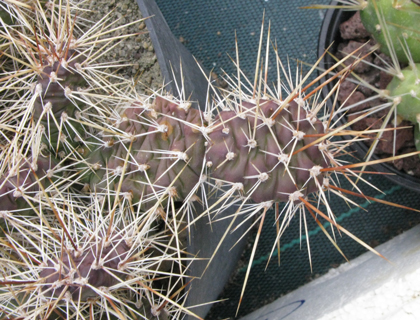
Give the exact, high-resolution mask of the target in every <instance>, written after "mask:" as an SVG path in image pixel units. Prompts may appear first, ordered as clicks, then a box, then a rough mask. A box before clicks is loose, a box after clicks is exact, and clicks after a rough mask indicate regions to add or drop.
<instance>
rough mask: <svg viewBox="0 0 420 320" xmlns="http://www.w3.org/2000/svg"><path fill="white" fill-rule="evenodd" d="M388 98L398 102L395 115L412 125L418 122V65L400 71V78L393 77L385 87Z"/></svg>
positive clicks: (419, 108)
mask: <svg viewBox="0 0 420 320" xmlns="http://www.w3.org/2000/svg"><path fill="white" fill-rule="evenodd" d="M387 90H388V91H389V94H390V96H392V97H395V99H398V100H400V101H399V103H398V105H397V113H398V115H399V116H401V117H402V118H403V119H406V120H409V121H411V122H413V123H414V124H417V123H418V122H419V121H420V64H419V63H417V64H413V65H412V66H410V67H407V68H405V69H403V70H402V77H401V78H398V77H394V78H393V79H392V81H391V82H390V83H389V85H388V86H387Z"/></svg>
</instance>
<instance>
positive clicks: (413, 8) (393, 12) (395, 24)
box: [360, 0, 420, 63]
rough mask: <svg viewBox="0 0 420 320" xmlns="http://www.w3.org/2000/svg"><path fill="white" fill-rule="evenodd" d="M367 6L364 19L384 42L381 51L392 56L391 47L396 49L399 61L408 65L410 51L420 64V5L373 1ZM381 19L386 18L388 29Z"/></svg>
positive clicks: (408, 0) (403, 0)
mask: <svg viewBox="0 0 420 320" xmlns="http://www.w3.org/2000/svg"><path fill="white" fill-rule="evenodd" d="M363 3H364V4H366V5H365V8H363V9H362V10H361V12H360V18H361V19H362V22H363V25H364V26H365V28H366V30H367V31H368V32H369V33H370V34H372V36H373V37H374V38H375V40H376V41H377V42H378V43H380V45H381V47H380V49H381V51H382V52H383V53H385V54H387V55H388V56H390V55H391V50H390V49H389V47H390V46H392V47H393V48H394V50H395V54H396V56H397V57H398V60H399V61H400V62H403V63H407V62H409V59H408V57H407V49H406V48H408V50H409V51H410V53H411V57H412V59H413V60H414V61H415V62H420V32H419V30H420V19H419V15H420V4H419V3H418V2H415V1H412V0H397V1H391V0H369V1H366V2H363ZM378 13H379V14H378ZM379 19H383V23H385V24H386V30H383V27H382V26H381V24H382V25H383V23H381V22H380V21H379ZM385 32H387V33H388V37H387V36H386V35H385Z"/></svg>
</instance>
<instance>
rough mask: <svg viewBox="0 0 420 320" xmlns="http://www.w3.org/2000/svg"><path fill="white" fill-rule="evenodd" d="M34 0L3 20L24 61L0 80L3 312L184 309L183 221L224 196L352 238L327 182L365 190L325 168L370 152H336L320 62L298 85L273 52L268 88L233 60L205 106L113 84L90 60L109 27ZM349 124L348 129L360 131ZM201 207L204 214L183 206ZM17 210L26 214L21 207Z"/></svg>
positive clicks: (129, 315) (241, 208)
mask: <svg viewBox="0 0 420 320" xmlns="http://www.w3.org/2000/svg"><path fill="white" fill-rule="evenodd" d="M33 5H34V10H33V11H29V12H26V13H25V12H22V11H21V10H18V9H16V8H15V9H16V12H19V14H26V15H27V16H26V18H27V19H26V20H25V21H27V22H28V21H30V23H29V22H28V23H27V24H25V23H22V21H20V22H21V25H19V28H18V29H19V32H18V31H17V30H12V28H10V30H9V29H8V30H7V32H3V33H2V34H3V36H4V38H5V39H7V40H8V41H9V45H10V46H9V50H10V51H9V52H10V54H9V56H10V59H12V61H13V63H15V64H17V65H18V66H19V68H17V69H16V70H19V71H14V72H12V73H11V74H10V73H9V71H7V72H6V71H4V75H8V76H5V77H2V78H1V79H2V80H1V81H3V83H4V87H7V88H9V89H10V90H9V92H8V93H7V94H8V96H10V97H13V99H8V100H7V102H6V101H4V105H6V104H7V108H3V109H2V110H1V113H2V117H0V119H1V120H2V121H3V122H4V123H2V125H3V126H2V128H8V130H6V129H5V130H4V131H2V143H3V144H4V145H5V147H4V148H3V149H2V153H1V154H0V161H1V166H0V168H1V175H0V177H1V179H0V187H1V188H6V189H7V192H6V193H4V194H2V195H0V212H1V215H0V216H1V217H0V219H2V224H1V227H2V229H3V234H2V235H1V236H2V237H1V240H2V241H1V242H0V246H2V252H3V253H4V256H3V259H2V260H1V261H0V267H1V268H2V271H3V275H4V276H3V278H2V281H1V282H0V283H1V284H2V285H3V287H2V288H1V291H2V298H3V300H2V301H3V303H2V306H3V308H2V309H1V310H0V312H2V314H1V317H4V318H16V317H23V318H25V317H26V318H31V319H46V318H49V317H50V316H52V315H54V316H55V315H57V316H60V317H63V318H67V319H93V318H95V319H96V318H98V319H101V318H104V319H105V318H112V317H116V318H126V319H138V318H146V317H150V315H152V316H154V317H159V316H160V317H169V316H171V317H172V318H173V319H179V318H182V315H183V314H190V315H193V313H192V312H191V311H189V310H188V309H187V308H185V307H183V303H184V301H185V296H186V294H187V292H183V290H184V289H185V288H186V287H187V285H188V284H189V282H190V279H188V278H187V276H186V270H187V269H188V264H189V263H190V262H193V261H194V259H195V258H192V257H189V256H188V255H187V254H186V252H185V250H184V247H185V242H184V239H183V238H184V236H185V235H184V233H185V231H186V230H187V229H188V228H189V227H191V226H192V225H193V223H194V221H196V220H197V219H200V218H202V217H203V216H206V215H208V216H209V218H210V219H217V216H218V214H219V213H220V212H221V211H223V210H225V209H226V208H228V207H230V206H237V211H236V213H235V215H234V218H233V220H235V219H237V218H238V217H239V218H242V217H243V215H245V214H246V215H247V217H246V218H244V219H250V218H252V217H258V218H257V219H258V221H259V223H260V227H259V228H260V229H259V230H260V231H261V227H262V225H263V223H264V219H265V216H266V213H267V211H268V209H269V208H271V207H272V206H273V204H274V203H278V202H284V203H286V204H287V205H286V208H285V210H284V211H283V212H281V213H279V212H277V214H278V215H281V218H279V219H277V224H278V225H279V234H278V237H280V236H281V234H282V233H283V231H284V229H285V228H286V227H287V225H288V222H289V221H290V219H292V218H293V217H294V216H295V215H300V217H302V216H303V219H304V221H306V214H308V213H309V214H310V215H311V216H312V217H313V218H314V219H315V220H316V221H317V223H319V224H320V222H319V218H322V219H324V220H326V221H328V222H330V223H331V224H332V225H333V226H335V227H336V228H337V229H338V230H339V231H341V232H343V233H345V234H347V235H349V236H351V237H352V238H354V239H356V240H357V241H359V242H360V240H358V239H357V238H356V237H355V236H354V235H352V234H351V233H350V232H348V231H347V230H346V229H344V228H343V227H341V226H340V225H338V224H337V223H336V222H335V220H334V213H333V212H332V211H331V209H330V208H329V206H328V194H329V193H330V194H332V193H334V194H337V195H339V196H340V197H344V198H345V197H346V195H347V194H349V195H352V196H359V197H362V198H365V199H369V200H375V199H372V198H369V197H365V196H364V195H363V194H359V193H357V192H353V191H348V190H344V189H342V188H340V187H339V183H338V181H337V180H336V178H335V176H338V175H343V176H345V177H346V178H347V179H349V180H350V181H351V178H352V177H353V176H355V173H354V172H352V170H351V169H352V168H357V167H360V166H365V165H368V164H369V162H367V163H359V164H345V163H344V162H343V161H342V160H340V159H339V157H340V155H342V154H345V153H346V152H345V148H346V147H347V145H348V142H339V141H335V140H334V138H335V137H336V136H339V135H341V134H343V133H346V132H347V131H346V126H342V127H335V125H334V123H333V122H332V121H331V116H332V115H328V114H326V115H324V116H323V117H321V118H318V116H317V115H318V114H319V113H321V111H325V103H326V102H325V100H324V101H318V99H317V94H318V93H319V91H320V90H321V89H322V86H323V85H320V86H316V87H315V88H311V90H312V91H309V88H310V87H311V84H312V83H311V84H308V85H306V81H307V79H308V77H309V75H310V74H311V72H312V71H313V70H314V69H315V67H314V68H312V69H311V70H310V72H309V74H308V75H306V76H304V77H303V78H301V81H300V82H298V83H297V84H296V85H293V83H294V81H292V80H291V79H290V75H289V71H286V70H285V69H286V68H285V67H284V66H283V65H282V63H281V61H280V60H279V59H278V53H277V51H276V50H275V51H276V56H277V61H276V64H277V67H278V69H279V70H283V74H284V75H283V76H284V77H285V78H286V81H285V82H284V83H283V82H282V81H280V72H279V79H278V88H277V89H276V90H271V89H270V88H269V87H268V86H267V85H266V84H265V81H264V80H263V78H262V76H261V77H260V78H258V77H256V79H255V82H254V84H253V85H251V87H250V88H248V87H247V85H246V84H250V83H251V81H249V80H248V79H246V78H244V77H243V76H241V72H239V71H238V78H237V79H233V80H232V79H231V78H227V79H226V81H227V82H229V85H230V86H229V88H228V89H227V90H225V91H224V94H223V95H215V96H214V98H213V99H212V100H211V101H209V102H208V104H207V105H206V106H205V111H203V112H202V111H199V110H196V109H193V108H191V102H190V101H188V100H185V99H178V98H174V97H173V96H171V95H169V94H167V93H166V92H164V90H163V89H162V90H156V91H154V92H153V93H152V94H150V95H142V94H137V93H136V92H135V91H134V90H133V89H132V86H129V82H127V81H122V79H119V78H118V80H121V81H120V83H116V84H114V83H112V82H111V81H109V78H111V77H113V76H114V75H113V74H112V73H111V72H109V71H103V70H100V68H104V69H105V67H108V66H102V65H100V64H98V65H95V63H94V61H95V59H96V58H97V57H98V55H100V54H101V51H102V50H105V49H104V48H106V46H105V47H103V48H101V47H100V46H101V44H102V43H106V44H107V45H110V43H111V42H112V40H113V38H112V37H111V38H110V39H108V40H107V39H105V40H104V39H101V40H98V39H99V38H100V36H102V35H104V33H103V31H102V27H103V28H106V24H107V21H106V19H105V20H104V21H102V23H100V24H99V26H98V25H95V26H93V27H92V29H91V30H90V31H88V32H87V33H86V34H85V35H79V34H78V33H77V30H78V28H76V27H77V23H78V20H77V17H76V15H75V14H74V13H73V10H75V9H76V8H75V7H71V6H70V5H69V4H67V5H65V6H63V7H58V9H57V8H56V6H55V5H54V3H52V4H51V5H49V6H47V9H45V8H44V7H42V6H41V4H40V3H39V2H35V3H34V4H33ZM10 6H11V7H13V3H11V4H10ZM10 10H12V9H10ZM46 10H49V12H48V15H47V14H45V11H46ZM61 15H62V16H61ZM17 20H19V19H17ZM52 21H54V23H53V22H52ZM68 21H73V22H72V23H68ZM17 22H19V21H17ZM5 27H6V28H8V27H7V26H5ZM58 30H60V32H58ZM111 31H112V30H108V31H107V32H111ZM22 35H24V36H22ZM128 36H129V35H125V37H128ZM267 41H268V42H269V39H268V40H267ZM98 47H99V48H98ZM96 48H97V50H96ZM259 50H261V47H260V48H259ZM26 52H29V54H26ZM12 53H14V54H15V55H16V56H13V55H12ZM345 59H347V58H345ZM358 62H359V61H357V62H356V63H358ZM268 63H269V59H268V55H267V58H266V60H265V61H263V62H262V61H258V63H257V65H258V66H259V65H263V67H262V69H259V68H257V70H256V74H257V75H260V74H262V70H264V65H265V67H268ZM350 68H351V67H346V68H344V69H342V70H341V71H339V74H340V75H343V76H346V75H347V74H348V72H349V71H350ZM98 69H99V70H100V72H99V71H98ZM329 71H331V70H329ZM300 72H301V71H300V70H298V74H299V76H301V74H300ZM27 74H29V75H30V76H27ZM115 77H117V76H115ZM11 79H12V80H11ZM283 79H284V78H283ZM318 79H319V78H318ZM286 84H290V88H287V90H286V91H287V92H288V93H287V95H286V96H283V95H284V93H282V86H283V87H286ZM15 87H16V88H18V89H14V88H15ZM127 88H128V89H127ZM180 88H182V85H181V84H180ZM337 88H338V87H335V90H336V89H337ZM180 91H182V90H181V89H180ZM331 94H334V92H331ZM181 96H182V95H181ZM10 101H12V103H10ZM2 103H3V102H2ZM10 110H12V111H10ZM10 112H11V113H10ZM324 113H327V112H326V111H325V112H324ZM10 114H12V115H13V116H10ZM362 117H363V116H361V118H362ZM11 119H12V121H10V120H11ZM356 120H357V119H356ZM356 120H355V121H356ZM347 133H351V134H354V135H355V140H357V139H358V137H359V136H360V135H362V134H368V133H369V131H365V132H361V133H360V132H354V131H350V132H347ZM9 159H11V160H10V163H9ZM21 159H29V160H27V161H23V160H21ZM45 159H48V161H45ZM383 161H387V159H384V160H383ZM28 163H30V164H31V165H28ZM34 164H38V167H37V168H35V167H34ZM57 168H60V170H58V169H57ZM51 170H52V171H51ZM13 172H21V173H22V174H23V175H24V179H23V181H21V176H22V175H21V176H19V177H18V178H14V176H15V174H14V173H13ZM51 175H52V176H53V177H54V179H52V178H51ZM362 180H363V179H362ZM22 189H24V190H25V192H24V193H22V192H21V191H22ZM207 190H209V191H208V192H207ZM19 192H21V193H20V194H19ZM18 195H25V196H24V197H22V198H23V199H19V197H17V196H18ZM210 196H215V197H218V199H217V200H216V204H215V205H212V206H209V205H208V203H207V197H210ZM180 202H181V203H180ZM349 202H350V203H352V202H353V201H349ZM321 204H322V205H325V207H326V211H327V212H326V213H324V212H323V211H322V210H321ZM198 205H201V206H202V207H203V211H204V213H203V214H201V215H199V216H193V213H194V210H195V207H196V206H198ZM22 208H24V210H29V211H31V212H30V213H31V214H25V215H23V214H22V215H21V214H19V212H21V209H22ZM261 212H262V213H261ZM187 221H188V223H187ZM320 225H321V226H322V224H320ZM305 230H306V228H305ZM229 231H231V230H226V233H228V232H229ZM323 231H324V232H325V233H326V235H327V237H328V238H329V240H330V241H332V242H333V243H334V245H335V242H334V240H333V239H332V238H331V236H330V235H329V234H328V232H327V231H326V230H325V229H323ZM306 236H308V234H307V230H306ZM257 243H258V239H257V241H256V242H255V245H254V250H253V254H254V253H255V248H256V246H257ZM362 244H363V243H362ZM363 245H364V246H366V247H368V246H367V245H366V244H363ZM308 248H309V242H308ZM368 248H369V249H370V250H372V251H373V252H375V253H377V252H376V251H375V250H374V249H372V248H370V247H368ZM338 250H339V248H338ZM340 252H341V251H340ZM377 254H379V253H377ZM248 273H249V269H248ZM244 289H245V286H244ZM145 306H147V310H145V308H146V307H145Z"/></svg>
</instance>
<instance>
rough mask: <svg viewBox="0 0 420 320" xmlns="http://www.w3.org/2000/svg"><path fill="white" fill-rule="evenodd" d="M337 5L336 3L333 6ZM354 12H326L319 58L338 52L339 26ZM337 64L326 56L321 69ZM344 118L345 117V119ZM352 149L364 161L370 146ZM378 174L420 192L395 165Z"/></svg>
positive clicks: (329, 87)
mask: <svg viewBox="0 0 420 320" xmlns="http://www.w3.org/2000/svg"><path fill="white" fill-rule="evenodd" d="M334 4H337V3H336V2H335V1H334V2H333V3H332V5H334ZM353 14H354V11H344V10H341V9H329V10H327V12H326V15H325V17H324V22H323V24H322V28H321V32H320V36H319V43H318V56H321V55H322V54H323V53H324V52H325V50H326V49H327V48H328V46H329V45H331V43H333V46H332V47H331V48H330V49H329V51H330V52H335V51H337V46H338V44H339V43H340V42H342V41H343V39H342V38H341V35H340V30H339V26H340V24H341V23H342V22H344V21H346V20H348V19H349V18H350V17H351V16H352V15H353ZM334 64H335V61H334V60H333V58H332V57H331V56H330V55H328V54H327V55H325V56H324V58H323V59H322V61H321V62H320V64H319V67H320V68H321V69H323V70H325V69H328V68H329V67H331V66H332V65H334ZM321 81H322V82H324V81H326V78H324V79H322V80H321ZM333 85H334V84H333V83H330V84H328V85H327V86H325V87H324V88H323V90H322V92H323V95H324V96H326V95H327V94H328V92H329V91H330V90H332V88H333ZM329 107H330V109H331V107H332V101H331V100H330V101H329ZM343 118H344V117H343ZM343 118H342V119H340V120H339V123H340V124H344V123H345V119H343ZM351 138H352V137H350V136H344V137H343V139H351ZM351 148H352V149H353V150H354V151H356V156H357V157H358V158H359V159H363V158H364V157H365V155H366V154H367V152H368V149H369V148H368V146H366V144H364V143H363V142H356V143H353V144H352V146H351ZM379 159H380V158H379V157H378V156H376V155H373V156H372V158H371V160H379ZM372 167H373V168H374V169H375V170H376V171H378V172H384V173H388V174H386V175H384V177H386V178H388V179H389V180H391V181H392V182H393V183H396V184H399V185H401V186H403V187H406V188H409V189H411V190H414V191H417V192H420V179H419V178H416V177H413V176H411V175H409V174H407V173H405V172H403V171H400V170H398V169H396V168H395V167H394V166H393V165H391V164H387V163H380V164H376V165H373V166H372Z"/></svg>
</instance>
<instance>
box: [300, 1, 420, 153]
mask: <svg viewBox="0 0 420 320" xmlns="http://www.w3.org/2000/svg"><path fill="white" fill-rule="evenodd" d="M337 3H338V4H333V5H314V6H310V7H308V8H337V9H338V8H339V9H343V10H359V12H360V19H361V22H362V23H363V26H364V27H365V28H366V30H367V31H368V33H370V36H371V37H372V38H373V39H374V40H375V41H377V43H378V46H374V47H372V48H375V49H376V48H378V47H379V49H380V50H381V52H383V53H385V54H386V55H388V56H389V61H388V60H387V61H385V60H384V59H383V58H381V57H380V56H378V57H377V59H379V60H380V61H381V65H382V66H379V67H378V66H376V65H374V64H372V63H369V66H370V67H374V68H378V69H379V70H380V71H381V73H384V74H388V75H389V76H390V77H391V78H392V81H391V82H390V83H389V84H388V85H387V86H386V88H377V87H375V85H374V84H373V83H372V81H370V82H368V81H366V80H365V79H363V77H358V76H355V77H354V78H348V79H347V80H348V81H351V82H353V83H355V84H356V85H358V86H361V87H364V88H366V90H367V91H371V92H373V95H374V96H375V97H374V98H379V99H382V101H383V100H385V101H386V103H380V102H379V99H377V100H376V102H372V100H374V98H372V97H368V98H366V99H364V100H363V99H359V98H355V99H354V100H357V101H356V103H355V105H351V104H348V105H346V107H345V108H343V109H342V110H343V111H347V110H351V109H352V108H353V107H357V106H362V105H365V104H366V105H368V106H369V108H367V109H365V110H363V111H362V112H369V113H376V112H381V110H383V109H385V108H389V111H388V114H387V116H386V117H384V119H383V122H382V125H381V129H385V128H387V127H389V128H390V127H393V128H396V127H397V126H398V125H399V124H400V123H401V122H402V120H408V121H411V122H412V123H413V124H415V127H417V126H418V125H417V123H418V120H419V119H420V96H419V93H420V91H419V90H420V68H419V62H420V40H419V39H420V32H419V30H420V24H419V23H420V19H419V17H420V4H419V3H418V1H413V0H396V1H393V0H352V1H350V2H349V1H342V0H338V1H337ZM340 3H342V4H341V5H340ZM370 54H372V55H374V53H372V52H371V53H370ZM407 64H408V66H407ZM368 80H369V79H368ZM359 108H360V107H359ZM417 115H419V118H417ZM418 132H419V130H418V128H415V136H416V137H417V138H419V137H420V136H419V134H418ZM383 133H384V131H383V130H381V131H380V132H378V133H377V135H376V139H375V141H374V142H373V144H372V146H371V148H370V151H369V154H368V156H367V159H368V160H369V159H370V158H371V156H372V155H373V153H374V152H375V148H376V147H377V145H378V143H379V141H381V139H382V135H383ZM396 134H397V133H396V132H395V133H394V136H395V135H396ZM417 138H416V139H417ZM394 140H395V138H394ZM397 149H398V148H397V146H396V144H395V141H394V147H393V154H394V155H395V154H396V152H397V151H398V150H397ZM418 150H419V151H420V149H418Z"/></svg>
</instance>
